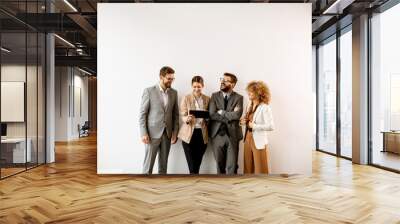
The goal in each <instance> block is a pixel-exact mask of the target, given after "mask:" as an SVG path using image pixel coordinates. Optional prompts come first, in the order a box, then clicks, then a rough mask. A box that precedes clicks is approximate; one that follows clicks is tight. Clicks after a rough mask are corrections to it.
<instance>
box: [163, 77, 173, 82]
mask: <svg viewBox="0 0 400 224" xmlns="http://www.w3.org/2000/svg"><path fill="white" fill-rule="evenodd" d="M163 78H164V79H166V80H167V81H171V82H172V81H174V80H175V78H167V77H163Z"/></svg>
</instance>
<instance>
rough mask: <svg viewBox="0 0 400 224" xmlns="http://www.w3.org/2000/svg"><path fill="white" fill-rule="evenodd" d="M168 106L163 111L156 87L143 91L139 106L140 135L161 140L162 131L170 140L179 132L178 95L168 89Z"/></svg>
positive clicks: (173, 90)
mask: <svg viewBox="0 0 400 224" xmlns="http://www.w3.org/2000/svg"><path fill="white" fill-rule="evenodd" d="M167 93H168V105H167V108H166V109H164V104H163V100H162V99H161V95H160V89H159V87H158V85H155V86H152V87H148V88H146V89H145V90H144V91H143V96H142V102H141V106H140V118H139V124H140V134H141V136H144V135H146V134H148V135H149V136H150V138H161V136H162V134H163V132H164V129H166V131H167V135H168V137H169V138H171V136H172V134H177V133H178V130H179V109H178V93H177V91H176V90H175V89H172V88H170V89H169V90H168V91H167Z"/></svg>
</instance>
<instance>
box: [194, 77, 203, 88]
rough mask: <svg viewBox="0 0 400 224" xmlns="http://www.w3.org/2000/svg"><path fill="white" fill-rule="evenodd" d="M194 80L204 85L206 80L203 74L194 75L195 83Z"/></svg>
mask: <svg viewBox="0 0 400 224" xmlns="http://www.w3.org/2000/svg"><path fill="white" fill-rule="evenodd" d="M194 82H198V83H200V84H201V85H203V86H204V80H203V78H202V77H201V76H199V75H196V76H193V78H192V84H193V83H194Z"/></svg>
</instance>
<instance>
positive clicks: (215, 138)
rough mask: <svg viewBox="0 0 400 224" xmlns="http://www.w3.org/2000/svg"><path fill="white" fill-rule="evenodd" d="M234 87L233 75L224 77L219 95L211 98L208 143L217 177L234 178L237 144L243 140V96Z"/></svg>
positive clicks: (217, 93)
mask: <svg viewBox="0 0 400 224" xmlns="http://www.w3.org/2000/svg"><path fill="white" fill-rule="evenodd" d="M236 83H237V78H236V76H235V75H234V74H231V73H225V74H224V76H223V78H221V86H220V91H218V92H215V93H213V94H212V96H211V100H210V105H209V112H210V120H211V121H210V125H209V128H210V131H209V135H210V140H211V141H210V143H211V146H212V148H213V151H214V157H215V160H216V162H217V168H218V174H224V173H227V174H236V173H237V168H238V165H237V159H238V152H239V141H240V140H241V139H242V138H243V133H242V128H241V127H240V126H239V120H240V117H241V116H242V112H243V96H242V95H240V94H238V93H236V92H234V91H233V88H234V87H235V85H236Z"/></svg>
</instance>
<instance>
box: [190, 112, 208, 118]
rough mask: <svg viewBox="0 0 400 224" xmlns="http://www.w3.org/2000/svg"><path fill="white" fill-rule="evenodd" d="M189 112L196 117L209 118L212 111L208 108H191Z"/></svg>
mask: <svg viewBox="0 0 400 224" xmlns="http://www.w3.org/2000/svg"><path fill="white" fill-rule="evenodd" d="M189 114H191V115H193V116H194V117H195V118H209V117H210V113H209V112H208V111H206V110H189Z"/></svg>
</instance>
